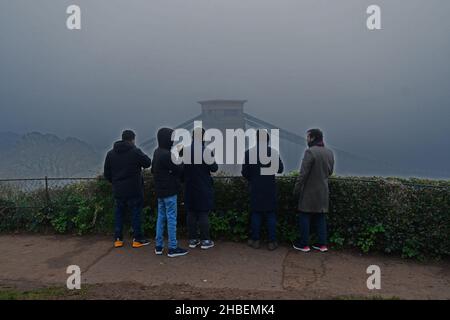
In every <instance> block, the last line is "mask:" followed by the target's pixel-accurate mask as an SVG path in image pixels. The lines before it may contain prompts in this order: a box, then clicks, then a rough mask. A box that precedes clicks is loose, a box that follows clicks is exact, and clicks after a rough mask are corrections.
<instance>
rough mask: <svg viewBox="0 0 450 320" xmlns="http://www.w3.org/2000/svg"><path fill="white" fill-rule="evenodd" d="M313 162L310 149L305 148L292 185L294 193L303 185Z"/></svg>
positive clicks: (298, 191)
mask: <svg viewBox="0 0 450 320" xmlns="http://www.w3.org/2000/svg"><path fill="white" fill-rule="evenodd" d="M313 163H314V156H313V154H312V152H311V150H309V149H307V150H306V151H305V154H304V156H303V160H302V164H301V166H300V174H299V175H298V178H297V181H296V182H295V186H294V194H299V193H300V192H301V191H302V190H303V187H304V185H305V182H306V179H307V178H308V176H309V173H310V171H311V168H312V165H313Z"/></svg>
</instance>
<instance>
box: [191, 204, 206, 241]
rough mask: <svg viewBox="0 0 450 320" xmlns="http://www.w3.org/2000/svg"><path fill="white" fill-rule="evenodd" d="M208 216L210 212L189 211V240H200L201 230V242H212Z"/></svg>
mask: <svg viewBox="0 0 450 320" xmlns="http://www.w3.org/2000/svg"><path fill="white" fill-rule="evenodd" d="M208 214H209V211H188V213H187V226H188V233H189V239H191V240H192V239H198V238H199V237H198V229H200V240H210V237H209V218H208Z"/></svg>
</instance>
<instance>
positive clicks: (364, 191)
mask: <svg viewBox="0 0 450 320" xmlns="http://www.w3.org/2000/svg"><path fill="white" fill-rule="evenodd" d="M294 181H295V175H289V176H283V177H280V178H278V179H277V188H278V210H277V233H278V239H279V240H280V241H281V242H287V243H290V242H292V241H295V240H296V238H297V237H298V217H297V202H298V201H297V198H296V197H295V196H294V195H293V194H292V189H293V184H294ZM418 184H420V185H422V186H418ZM214 188H215V205H216V208H215V210H214V211H213V212H212V213H211V214H210V226H211V234H212V236H213V238H214V239H217V238H220V239H228V240H233V241H242V240H245V239H247V237H248V234H249V224H250V223H249V222H250V221H249V219H250V208H249V194H248V187H247V183H246V181H245V180H244V179H242V178H227V177H217V178H215V182H214ZM449 193H450V183H449V182H448V181H429V180H418V179H411V180H405V179H396V178H389V179H382V178H370V179H368V178H340V177H333V178H332V179H331V180H330V213H329V214H328V215H327V219H328V231H329V235H330V239H329V240H330V242H331V244H332V245H334V246H335V247H337V248H348V247H353V248H358V249H359V250H361V251H362V252H364V253H368V252H384V253H392V254H398V255H401V256H402V257H404V258H415V259H422V258H424V257H425V256H432V257H436V258H443V257H448V256H449V255H450V194H449ZM2 194H3V193H0V215H1V219H0V231H16V230H23V231H33V232H40V231H43V230H50V231H53V232H57V233H76V234H87V233H111V232H112V230H113V217H114V215H113V198H112V195H111V186H110V184H109V183H108V182H106V181H104V180H101V179H99V180H94V181H86V182H80V183H76V184H71V185H67V186H64V187H61V188H58V189H56V190H52V191H51V193H50V200H51V205H50V207H49V208H42V206H41V207H39V206H38V205H36V204H37V203H42V201H41V200H42V197H43V193H42V190H36V191H33V192H29V193H23V194H22V195H21V196H20V197H19V199H20V203H19V204H18V203H11V202H8V201H6V200H1V195H2ZM145 195H146V197H145V201H144V211H143V226H144V231H145V233H146V234H147V235H148V236H149V237H152V236H154V233H155V224H156V216H157V213H156V197H155V194H154V188H153V181H152V179H151V176H150V175H148V174H146V176H145ZM14 206H21V207H26V206H28V207H36V208H35V209H20V208H14ZM178 208H179V212H178V226H179V231H178V233H179V234H180V235H181V234H185V232H186V230H185V220H186V219H185V210H184V199H183V193H181V194H180V196H179V205H178ZM128 216H129V215H128ZM129 220H130V219H129V217H128V221H127V220H125V222H126V223H127V222H128V225H130V223H129ZM263 236H264V233H263Z"/></svg>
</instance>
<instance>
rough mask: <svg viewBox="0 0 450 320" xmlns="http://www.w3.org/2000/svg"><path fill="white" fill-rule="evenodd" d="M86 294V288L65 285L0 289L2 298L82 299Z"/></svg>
mask: <svg viewBox="0 0 450 320" xmlns="http://www.w3.org/2000/svg"><path fill="white" fill-rule="evenodd" d="M85 295H86V289H81V290H68V289H67V288H63V287H48V288H42V289H35V290H27V291H21V290H16V289H0V300H53V299H63V298H65V299H67V298H69V299H70V298H72V299H73V298H75V299H82V298H83V297H84V296H85Z"/></svg>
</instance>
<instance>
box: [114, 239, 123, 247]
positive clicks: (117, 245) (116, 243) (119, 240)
mask: <svg viewBox="0 0 450 320" xmlns="http://www.w3.org/2000/svg"><path fill="white" fill-rule="evenodd" d="M121 247H123V240H122V239H120V238H117V239H116V241H114V248H121Z"/></svg>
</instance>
